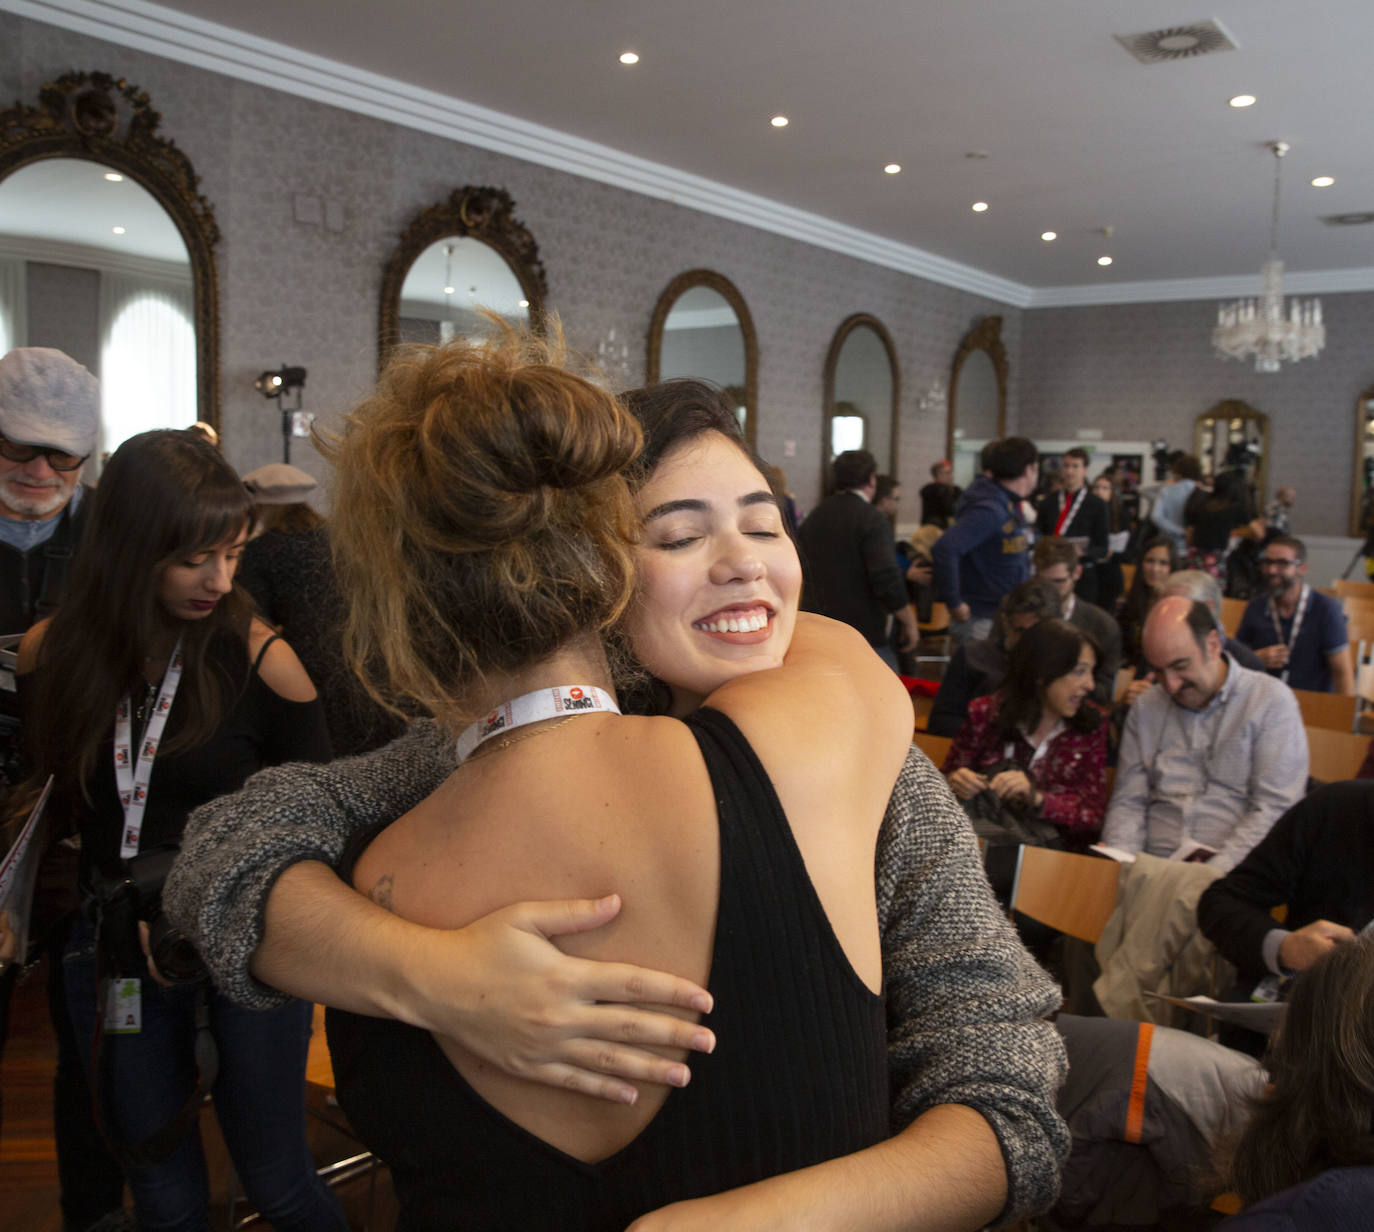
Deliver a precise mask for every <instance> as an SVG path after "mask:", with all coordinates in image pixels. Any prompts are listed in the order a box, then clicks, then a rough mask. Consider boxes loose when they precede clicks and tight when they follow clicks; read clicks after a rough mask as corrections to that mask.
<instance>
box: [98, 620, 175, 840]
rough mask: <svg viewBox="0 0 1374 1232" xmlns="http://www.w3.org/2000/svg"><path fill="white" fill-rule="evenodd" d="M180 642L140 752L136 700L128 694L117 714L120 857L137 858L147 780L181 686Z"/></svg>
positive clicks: (115, 741)
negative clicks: (135, 743)
mask: <svg viewBox="0 0 1374 1232" xmlns="http://www.w3.org/2000/svg"><path fill="white" fill-rule="evenodd" d="M182 666H183V664H182V657H181V638H180V637H178V638H177V644H176V646H175V648H174V649H173V650H172V657H171V659H170V660H168V663H167V670H166V671H165V672H164V673H163V676H162V686H161V687H160V688H159V689H158V693H157V704H156V705H155V706H154V707H153V713H152V714H151V715H150V716H149V717H148V723H147V726H146V727H144V729H143V735H142V738H141V739H140V740H139V743H138V749H137V751H135V749H134V747H133V711H134V704H133V699H132V698H131V697H130V696H129V695H128V694H127V693H126V694H125V695H124V697H123V698H122V699H121V701H120V703H119V709H118V710H116V711H115V731H114V771H115V784H116V786H117V787H118V788H119V803H120V807H121V808H122V809H123V811H124V834H123V837H122V838H121V840H120V843H119V855H120V858H121V859H123V860H131V859H132V858H133V857H134V856H136V855H138V836H139V833H140V832H141V831H142V829H143V813H144V810H145V809H146V808H147V807H148V780H149V779H151V778H152V775H153V759H154V758H155V757H156V756H157V746H158V744H159V743H160V742H161V740H162V729H163V728H164V727H166V726H167V716H168V715H169V714H171V712H172V702H173V700H175V698H176V695H177V686H178V685H180V684H181V671H182Z"/></svg>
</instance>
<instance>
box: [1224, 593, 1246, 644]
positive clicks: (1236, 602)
mask: <svg viewBox="0 0 1374 1232" xmlns="http://www.w3.org/2000/svg"><path fill="white" fill-rule="evenodd" d="M1247 602H1248V600H1246V599H1223V600H1222V601H1221V627H1222V628H1223V629H1225V630H1226V636H1227V637H1235V635H1236V630H1237V629H1238V628H1240V618H1241V617H1242V616H1244V615H1245V605H1246V603H1247Z"/></svg>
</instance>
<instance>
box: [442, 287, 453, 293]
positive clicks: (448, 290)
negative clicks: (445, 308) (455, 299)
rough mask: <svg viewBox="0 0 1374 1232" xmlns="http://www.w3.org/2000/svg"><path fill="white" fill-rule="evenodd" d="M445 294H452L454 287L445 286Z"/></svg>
mask: <svg viewBox="0 0 1374 1232" xmlns="http://www.w3.org/2000/svg"><path fill="white" fill-rule="evenodd" d="M444 294H445V295H452V294H453V288H452V287H445V288H444Z"/></svg>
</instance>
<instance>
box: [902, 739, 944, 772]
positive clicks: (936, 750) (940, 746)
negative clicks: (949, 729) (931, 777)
mask: <svg viewBox="0 0 1374 1232" xmlns="http://www.w3.org/2000/svg"><path fill="white" fill-rule="evenodd" d="M911 742H912V744H914V745H915V746H916V747H917V748H918V749H920V750H921V752H923V753H924V754H925V755H926V756H927V757H929V758H930V760H931V761H933V762H934V763H935V767H936V769H937V770H938V769H939V768H940V767H941V766H943V765H944V764H945V758H946V756H948V754H949V746H950V745H951V744H953V743H954V740H953V739H952V738H951V737H949V736H932V735H931V734H930V733H929V732H923V731H918V732H917V733H916V734H915V735H914V736H913V737H912V740H911Z"/></svg>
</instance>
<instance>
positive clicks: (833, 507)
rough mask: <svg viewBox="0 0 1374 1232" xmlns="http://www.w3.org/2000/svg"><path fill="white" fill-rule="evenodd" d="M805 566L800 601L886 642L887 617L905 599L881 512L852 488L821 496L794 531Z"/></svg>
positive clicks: (875, 640) (888, 528)
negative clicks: (803, 587)
mask: <svg viewBox="0 0 1374 1232" xmlns="http://www.w3.org/2000/svg"><path fill="white" fill-rule="evenodd" d="M797 547H798V548H799V549H800V551H801V558H802V565H803V566H804V567H805V569H806V583H807V585H806V590H805V593H804V594H803V596H802V607H803V608H805V609H806V610H807V611H808V612H819V613H820V614H821V615H822V616H829V617H831V618H832V619H834V620H842V621H844V622H845V624H847V625H853V626H854V628H856V629H857V630H858V631H859V632H860V633H862V634H863V635H864V637H866V638H867V639H868V643H869V645H870V646H883V645H886V643H887V617H888V613H889V612H897V611H900V610H901V609H902V608H904V607H906V605H907V594H906V579H905V578H904V577H903V576H902V571H901V569H900V568H898V565H897V544H896V541H895V539H894V538H893V534H892V523H891V522H889V521H888V519H887V515H886V514H884V513H882V512H880V511H879V510H877V509H875V508H874V507H873V506H872V505H870V504H869V503H868V502H867V501H866V500H864V498H863V497H862V496H859V495H858V494H857V493H854V492H836V493H835V494H834V495H832V496H827V497H826V498H825V499H824V500H823V501H821V503H820V504H819V505H817V506H816V507H815V508H814V509H813V510H812V511H811V512H810V513H809V514H807V516H806V520H805V521H804V522H803V523H802V524H801V529H800V530H798V531H797Z"/></svg>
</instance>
